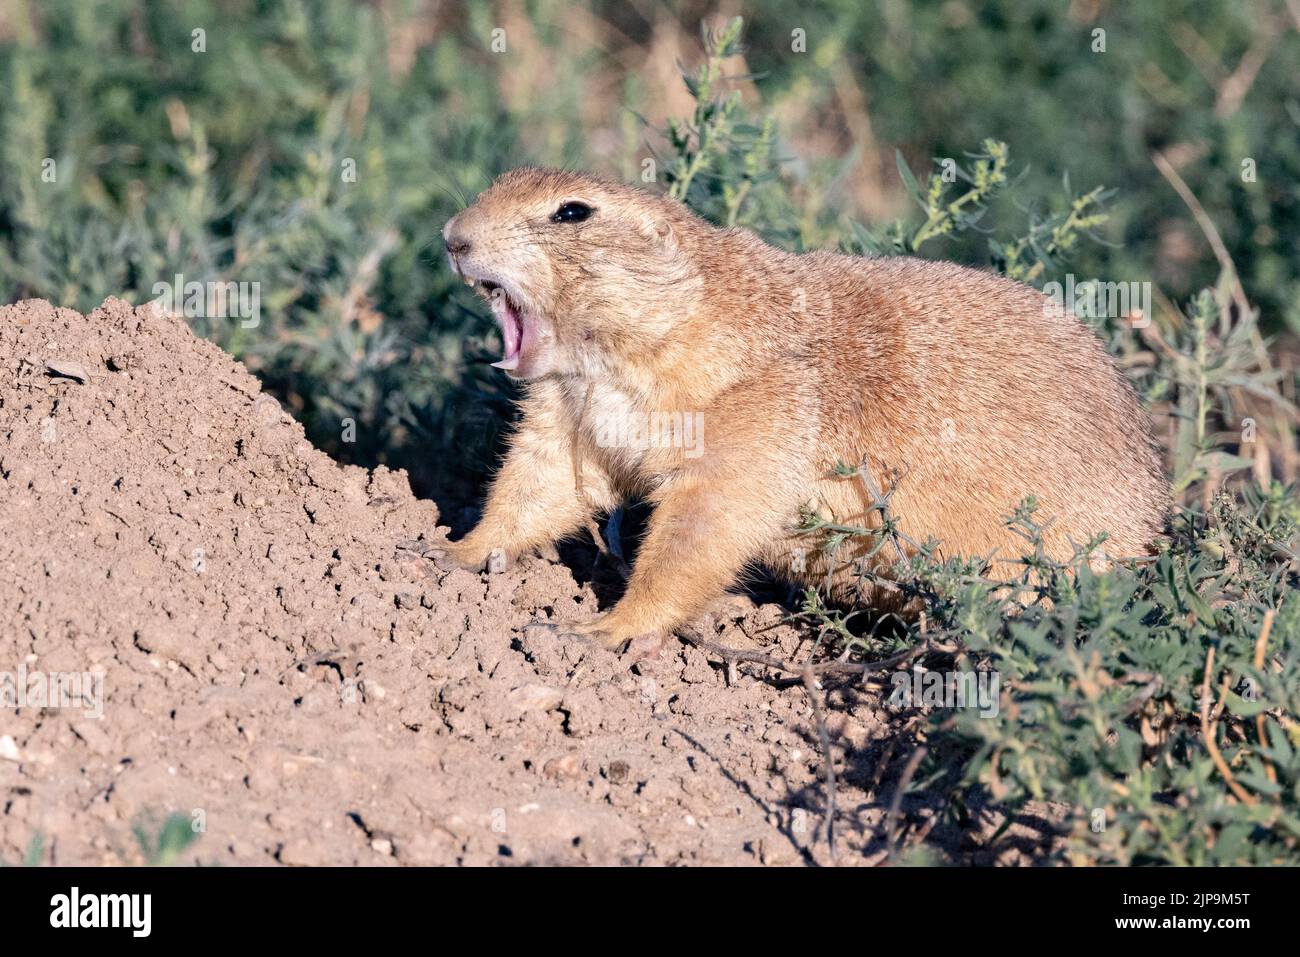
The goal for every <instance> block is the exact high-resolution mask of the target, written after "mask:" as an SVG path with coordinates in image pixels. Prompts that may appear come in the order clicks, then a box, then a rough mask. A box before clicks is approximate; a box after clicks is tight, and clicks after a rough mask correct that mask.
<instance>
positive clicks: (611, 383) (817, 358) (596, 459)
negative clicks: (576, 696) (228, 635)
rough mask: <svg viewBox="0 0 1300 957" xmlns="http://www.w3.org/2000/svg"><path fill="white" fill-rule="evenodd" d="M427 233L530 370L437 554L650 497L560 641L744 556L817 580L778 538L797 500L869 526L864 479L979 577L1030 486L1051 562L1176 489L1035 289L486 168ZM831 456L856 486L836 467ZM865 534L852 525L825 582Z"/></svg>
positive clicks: (1120, 540) (635, 616)
mask: <svg viewBox="0 0 1300 957" xmlns="http://www.w3.org/2000/svg"><path fill="white" fill-rule="evenodd" d="M443 237H444V239H445V241H446V248H447V253H448V256H449V259H450V261H451V265H452V268H453V269H455V270H456V271H457V272H458V273H460V274H461V276H462V277H463V278H464V279H465V280H466V281H467V282H471V283H473V284H474V285H475V286H476V288H477V289H478V291H479V292H480V293H481V294H482V295H484V296H485V297H486V298H487V299H488V300H489V301H490V302H491V304H492V309H493V312H494V313H495V315H496V317H497V320H498V322H499V323H500V325H501V330H502V338H503V342H504V356H503V358H502V359H501V361H500V362H498V363H494V364H495V365H497V366H498V367H500V368H502V369H504V370H505V372H506V374H507V375H509V376H511V377H513V378H515V379H518V380H521V381H523V382H524V383H525V385H524V392H525V397H524V398H523V401H522V412H523V416H522V420H521V422H520V424H519V428H518V431H517V432H516V433H515V434H514V436H513V438H512V441H511V442H510V446H509V451H508V453H507V455H506V458H505V461H504V463H503V465H502V467H501V470H500V472H499V473H498V475H497V476H496V478H495V480H494V481H493V483H492V486H491V491H490V494H489V496H488V500H487V504H486V508H485V510H484V514H483V518H482V521H481V522H480V523H479V525H478V526H477V527H476V528H474V530H473V531H471V532H470V533H469V534H468V535H466V536H465V537H464V538H462V539H461V540H460V541H458V542H456V543H453V544H452V545H451V546H450V548H449V552H450V554H449V557H450V558H451V559H452V560H453V561H455V562H457V563H460V564H463V565H465V566H469V567H481V566H482V565H483V564H484V563H485V562H487V560H488V558H489V556H490V555H491V553H492V552H493V551H494V550H497V549H500V550H501V551H502V552H504V553H505V554H506V555H507V556H511V557H513V556H515V555H518V554H520V553H521V552H524V551H526V550H530V549H533V548H537V547H540V546H543V545H546V544H548V543H550V542H553V541H555V540H558V539H560V538H562V537H564V536H567V535H570V534H572V533H575V532H577V531H579V530H581V529H583V528H585V527H588V524H589V522H590V521H591V519H592V517H593V516H594V515H595V514H596V513H597V512H599V511H601V510H608V509H610V508H613V507H614V506H616V505H618V504H619V503H620V502H621V501H622V500H624V499H625V498H626V497H628V496H631V495H637V494H639V495H643V496H645V497H646V498H647V499H648V500H649V501H650V502H651V503H653V504H654V506H655V510H654V513H653V516H652V518H651V520H650V523H649V526H648V529H647V532H646V534H645V537H644V540H643V541H642V543H641V547H640V552H639V555H638V557H637V560H636V565H635V568H634V569H633V572H632V576H631V579H630V580H629V582H628V587H627V591H626V593H625V594H624V596H623V598H622V599H621V600H620V601H619V602H618V603H617V604H616V605H615V606H614V607H613V608H612V609H611V610H610V611H609V612H607V613H606V614H604V615H603V616H601V617H600V618H598V619H596V620H595V621H592V622H587V623H584V624H582V625H579V626H575V627H574V628H573V629H571V630H573V631H575V632H577V633H579V634H583V635H587V636H590V637H594V638H595V639H597V640H599V641H600V642H601V643H602V644H604V645H606V646H608V647H618V646H621V645H622V644H624V643H625V642H627V641H629V640H630V639H633V638H640V637H642V636H647V637H649V638H661V637H664V636H666V635H667V634H668V633H670V632H671V631H672V630H673V629H674V628H676V627H678V626H680V625H682V624H684V623H685V622H687V621H689V620H690V619H691V618H692V617H694V616H695V615H697V614H699V613H700V612H701V611H703V610H704V608H705V607H706V606H707V605H708V604H709V603H710V602H711V601H712V600H714V599H715V598H717V597H719V596H720V595H721V594H722V593H723V592H724V591H725V590H726V589H727V588H728V587H729V586H730V585H732V584H733V583H734V582H735V581H736V579H737V578H738V576H739V575H740V574H741V572H742V571H743V569H744V568H745V567H746V566H747V565H749V564H750V563H752V562H764V563H766V564H768V565H769V566H771V567H773V568H774V569H775V570H777V571H778V572H780V573H783V574H786V575H787V576H790V577H792V578H795V579H796V580H804V581H810V582H820V581H823V580H825V576H826V573H827V571H828V567H827V564H826V559H825V557H824V556H820V555H819V554H818V553H817V551H816V548H815V543H814V542H811V541H809V540H808V538H807V536H799V535H796V534H794V533H793V529H794V528H795V527H796V525H797V524H798V523H799V520H800V514H801V509H812V510H814V511H817V512H818V513H820V514H821V515H823V516H825V517H827V518H831V519H833V520H835V521H837V522H843V523H850V524H870V525H871V527H878V524H879V522H878V518H879V515H878V513H877V512H874V511H872V510H871V509H870V508H869V507H868V503H869V497H868V496H867V495H866V494H864V488H871V487H872V483H874V488H875V489H878V490H879V491H881V492H884V491H889V490H892V493H893V494H892V500H891V503H890V511H891V514H892V515H893V516H894V517H895V518H896V519H897V521H898V524H899V528H900V529H901V531H902V532H904V533H905V534H906V535H907V536H908V537H909V538H910V539H912V540H914V541H916V542H924V541H926V540H927V539H930V538H934V539H937V540H939V541H940V542H942V549H941V553H943V554H949V555H951V554H961V555H966V556H972V557H974V556H987V555H990V554H993V555H994V562H993V566H992V569H993V572H994V574H999V573H1001V574H1003V575H1010V574H1012V573H1014V572H1015V571H1016V570H1017V567H1018V566H1017V565H1016V564H1015V563H1014V560H1015V559H1017V558H1018V557H1019V556H1020V555H1021V554H1022V549H1023V546H1024V542H1023V540H1022V539H1020V538H1019V537H1017V536H1016V535H1015V534H1014V533H1012V532H1011V531H1009V530H1008V528H1007V527H1006V524H1005V520H1006V518H1007V517H1008V516H1009V515H1010V514H1011V513H1012V511H1013V510H1014V509H1015V507H1016V506H1017V505H1018V504H1019V503H1020V502H1021V500H1023V499H1024V498H1026V497H1027V496H1029V495H1035V496H1037V499H1038V502H1039V510H1038V513H1037V518H1038V520H1039V521H1043V522H1046V521H1050V525H1049V527H1048V531H1047V544H1048V548H1049V551H1050V552H1051V553H1053V554H1054V555H1056V556H1058V557H1061V556H1064V555H1068V554H1069V550H1070V542H1071V541H1073V542H1076V543H1080V544H1082V543H1083V542H1085V541H1086V540H1088V539H1089V538H1090V537H1091V536H1092V535H1094V534H1095V533H1098V532H1102V531H1105V532H1108V533H1109V535H1110V538H1109V540H1108V541H1107V542H1106V544H1105V546H1104V547H1105V551H1106V554H1107V555H1109V556H1113V557H1122V556H1134V555H1140V554H1144V553H1148V552H1149V551H1150V549H1151V546H1152V543H1153V541H1154V540H1155V539H1156V538H1157V536H1158V535H1159V534H1160V532H1161V529H1162V527H1163V524H1164V520H1165V515H1166V511H1167V508H1168V502H1169V492H1168V485H1167V483H1166V482H1165V480H1164V478H1163V476H1162V473H1161V467H1160V464H1159V462H1158V459H1157V457H1156V454H1155V451H1154V448H1153V443H1152V440H1151V432H1150V423H1149V421H1148V417H1147V415H1146V413H1145V412H1144V411H1143V410H1142V408H1141V407H1140V405H1139V403H1138V401H1137V398H1136V396H1135V395H1134V393H1133V390H1132V389H1131V387H1130V386H1129V385H1128V383H1127V382H1126V381H1125V379H1124V378H1123V377H1122V375H1121V374H1120V373H1119V371H1118V370H1117V369H1116V368H1115V366H1114V364H1113V363H1112V362H1111V360H1110V358H1109V356H1108V355H1107V354H1106V352H1105V350H1104V349H1103V348H1102V345H1101V343H1100V342H1099V341H1098V340H1097V338H1096V337H1095V336H1094V335H1093V333H1092V332H1091V331H1090V330H1088V329H1087V328H1086V327H1085V326H1083V325H1082V324H1081V323H1079V322H1078V321H1077V320H1076V319H1075V318H1074V317H1072V316H1070V315H1068V314H1066V313H1065V312H1063V311H1062V310H1061V309H1059V308H1057V307H1056V306H1054V305H1053V304H1052V303H1051V301H1050V300H1049V299H1047V298H1046V297H1045V296H1043V295H1042V294H1041V293H1039V292H1037V291H1036V290H1034V289H1032V288H1030V287H1028V286H1025V285H1021V284H1020V283H1017V282H1014V281H1012V280H1010V279H1006V278H1003V277H1000V276H997V275H993V274H988V273H983V272H979V271H976V270H973V269H967V268H964V267H961V266H956V265H952V264H948V263H941V262H930V261H925V260H919V259H911V258H883V259H866V258H859V257H852V256H844V255H837V254H832V253H824V252H817V253H811V254H805V255H794V254H791V253H786V252H783V251H781V250H778V249H775V248H773V247H771V246H768V245H767V244H765V243H764V242H763V241H762V240H760V239H759V238H758V237H757V236H755V235H754V234H752V233H750V232H748V231H746V230H743V229H720V228H717V227H715V226H713V225H711V224H709V223H707V222H705V221H704V220H702V219H700V218H699V217H697V216H695V215H694V214H693V213H691V212H690V211H689V210H688V209H686V207H684V206H683V205H681V204H680V203H678V202H676V201H674V200H672V199H669V198H666V197H663V196H656V195H651V194H649V193H646V192H643V191H641V190H638V189H635V188H633V187H629V186H624V185H621V184H618V183H614V182H611V181H608V180H605V179H601V178H597V177H593V176H589V175H585V174H580V173H575V172H567V171H557V170H546V169H533V168H523V169H517V170H513V171H512V172H509V173H506V174H504V175H503V176H501V177H500V178H498V179H497V180H496V182H495V183H493V184H492V186H491V187H490V188H488V189H487V190H486V191H485V192H484V193H483V194H482V195H480V196H479V198H478V199H477V201H476V202H475V203H474V204H473V205H472V206H469V207H468V208H466V209H464V210H463V211H461V212H460V213H459V214H457V215H456V216H455V217H454V218H453V219H452V220H451V221H450V222H448V223H447V225H446V227H445V229H444V230H443ZM688 433H689V434H688ZM841 462H842V463H848V464H853V465H861V466H862V472H863V480H859V479H857V478H853V479H845V478H844V477H842V476H837V475H836V474H835V472H834V469H835V466H836V464H837V463H841ZM869 544H870V543H869V542H865V541H863V540H861V539H855V540H852V545H853V548H855V549H856V551H850V552H848V553H844V554H841V555H840V556H839V559H838V562H837V563H836V564H837V567H835V568H831V569H829V570H830V571H831V572H832V573H833V574H834V575H835V580H836V581H837V582H840V583H844V582H846V581H848V580H849V579H850V578H851V577H852V572H851V571H850V564H851V561H852V560H853V559H855V558H860V557H862V556H864V555H865V554H866V552H867V551H868V550H869ZM896 558H897V555H896V554H895V553H893V552H892V550H888V551H887V550H882V551H881V552H880V553H879V555H878V558H877V559H876V560H878V561H879V564H880V566H881V567H882V568H884V567H888V566H889V565H891V564H892V562H893V561H894V560H896ZM999 566H1001V571H1000V572H999Z"/></svg>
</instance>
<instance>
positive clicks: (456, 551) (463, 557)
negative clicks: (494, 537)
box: [424, 542, 512, 575]
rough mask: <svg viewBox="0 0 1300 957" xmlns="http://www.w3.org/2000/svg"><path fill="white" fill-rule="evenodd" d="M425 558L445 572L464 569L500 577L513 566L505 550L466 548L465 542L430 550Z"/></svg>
mask: <svg viewBox="0 0 1300 957" xmlns="http://www.w3.org/2000/svg"><path fill="white" fill-rule="evenodd" d="M424 557H425V558H429V559H431V560H432V561H433V563H434V564H435V565H437V566H438V567H439V568H441V569H442V570H443V571H445V572H449V571H455V570H456V569H458V568H462V569H465V570H466V571H471V572H482V571H486V572H488V573H489V574H492V575H499V574H500V573H502V572H504V571H506V570H507V569H508V568H509V567H510V565H511V564H512V562H511V557H510V554H509V553H508V552H507V551H506V550H505V549H504V548H493V549H489V550H484V549H481V548H474V547H466V546H465V543H464V542H447V543H446V544H444V545H439V546H437V547H436V548H431V549H429V550H428V551H427V552H425V553H424Z"/></svg>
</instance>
